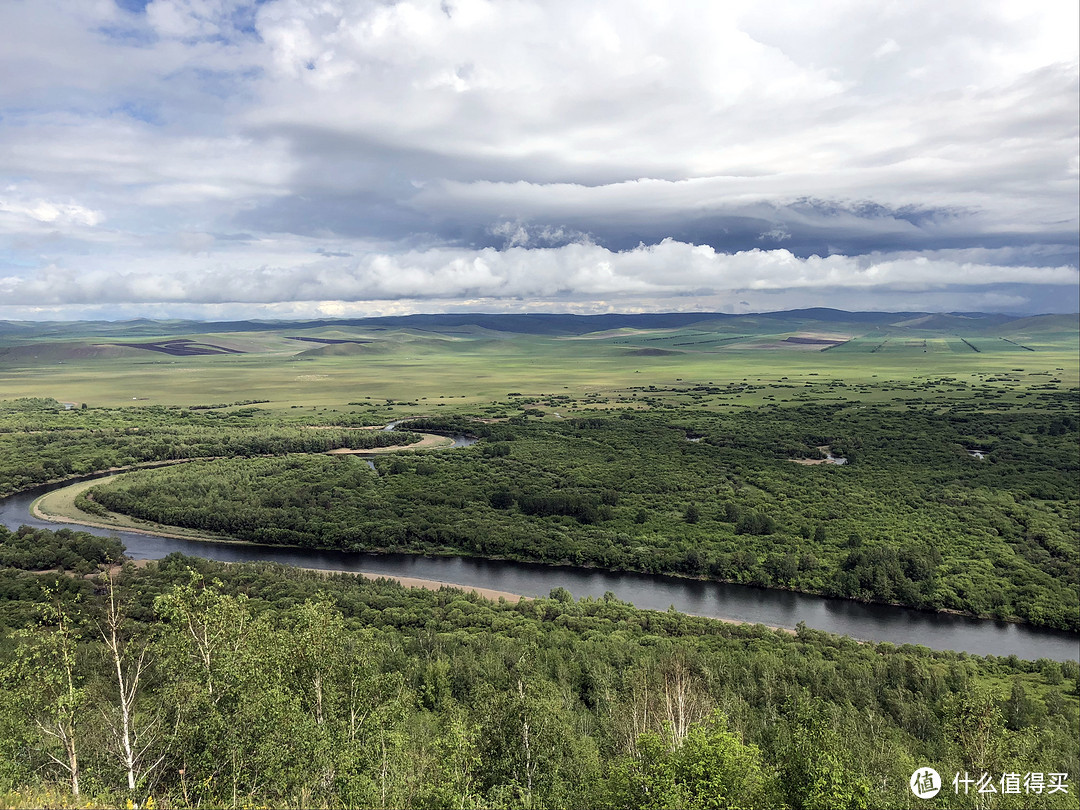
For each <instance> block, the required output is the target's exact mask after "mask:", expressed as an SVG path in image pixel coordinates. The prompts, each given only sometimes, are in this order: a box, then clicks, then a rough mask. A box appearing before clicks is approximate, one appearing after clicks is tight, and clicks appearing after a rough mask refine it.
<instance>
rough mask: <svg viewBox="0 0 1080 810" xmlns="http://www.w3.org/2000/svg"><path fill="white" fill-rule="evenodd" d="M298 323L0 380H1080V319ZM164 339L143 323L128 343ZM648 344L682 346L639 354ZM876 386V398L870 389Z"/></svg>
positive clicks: (461, 385)
mask: <svg viewBox="0 0 1080 810" xmlns="http://www.w3.org/2000/svg"><path fill="white" fill-rule="evenodd" d="M297 331H298V330H295V329H292V330H290V329H289V328H279V329H274V330H267V331H265V332H255V333H243V334H236V333H224V334H193V335H189V336H187V337H188V338H190V339H191V340H194V341H197V342H199V343H207V344H212V345H222V346H229V347H232V348H235V349H237V350H240V351H243V352H245V353H244V354H222V355H210V356H179V357H174V356H168V355H164V354H161V353H156V352H148V351H145V350H140V349H134V348H124V349H118V350H117V351H119V352H120V354H118V355H115V356H113V355H109V354H104V355H103V354H94V352H93V351H90V350H92V349H93V350H94V351H96V349H95V347H100V346H101V345H103V342H102V341H91V340H87V339H83V340H81V341H79V340H75V341H73V340H62V341H48V340H42V341H39V342H37V343H32V344H24V345H19V346H16V347H13V348H11V349H6V350H5V349H2V348H0V392H2V396H3V397H4V398H5V399H6V398H16V397H31V396H46V397H55V398H56V399H58V400H61V401H67V402H77V403H82V402H86V403H88V404H90V405H101V406H110V407H115V406H122V405H125V404H129V405H150V404H160V405H192V404H200V403H208V402H232V401H238V400H250V399H258V400H270V404H269V405H266V406H263V407H271V408H280V409H288V408H294V407H317V408H342V407H345V406H347V404H348V403H350V402H365V403H367V402H370V403H372V404H374V405H379V406H383V407H385V406H386V405H387V404H390V405H391V408H389V409H388V413H389V412H390V411H393V412H394V413H397V414H409V413H422V412H436V411H435V409H436V408H443V409H449V410H461V409H464V408H476V407H477V406H482V405H487V404H490V403H491V402H493V401H496V402H497V401H503V400H505V399H506V395H507V393H508V392H511V391H513V392H521V393H523V394H525V395H528V396H533V397H542V396H551V395H561V394H566V395H569V396H571V397H572V398H575V399H579V398H582V397H587V396H590V395H594V396H596V397H600V398H606V399H608V400H611V401H612V402H617V401H621V400H625V399H627V397H628V394H629V392H630V391H631V389H635V388H640V387H648V386H649V385H652V386H656V387H658V388H690V387H693V386H695V385H706V384H711V385H715V386H724V385H728V384H730V383H742V382H744V381H745V382H747V383H748V384H753V385H755V386H757V385H765V386H780V385H795V386H804V387H805V386H806V385H807V384H809V385H810V386H811V389H813V390H811V389H807V392H808V393H814V392H816V393H824V389H822V388H821V387H822V386H824V385H826V384H827V383H830V382H837V381H842V382H844V383H845V384H846V385H848V386H858V385H868V384H870V383H873V385H874V386H875V387H876V388H878V389H880V390H881V391H882V392H885V391H887V389H888V388H889V387H890V385H893V384H907V383H909V382H911V381H912V380H915V379H922V378H930V377H934V376H950V377H955V378H957V379H959V380H961V381H964V382H966V383H967V384H968V385H972V386H974V385H983V384H986V383H984V378H985V377H986V376H992V375H996V374H1000V373H1001V372H1003V371H1006V370H1008V369H1009V368H1011V367H1013V366H1022V367H1023V369H1024V371H1023V372H1021V373H1019V374H1013V376H1014V377H1017V378H1018V382H1016V383H1009V384H1004V383H1000V382H995V383H993V385H994V386H996V389H1000V390H1001V391H1002V392H1003V393H1004V394H1005V395H1006V397H1011V396H1013V393H1014V389H1016V390H1019V389H1020V388H1022V387H1027V386H1028V385H1034V384H1044V383H1046V382H1047V380H1049V379H1050V378H1049V377H1045V375H1046V374H1047V373H1049V374H1050V375H1051V376H1052V377H1053V379H1055V380H1057V381H1058V382H1057V383H1055V385H1060V386H1064V387H1072V386H1076V385H1077V384H1078V381H1080V369H1078V363H1077V351H1078V347H1080V340H1078V336H1077V335H1076V334H1074V333H1070V332H1047V333H1039V334H1035V335H1009V336H1008V337H1009V338H1010V340H1013V341H1015V343H1009V342H1008V341H1006V340H1003V339H1001V337H1000V336H996V335H995V336H983V335H980V336H975V337H966V338H965V339H966V340H967V341H968V343H970V344H971V345H974V346H976V347H977V348H979V350H980V351H978V352H976V351H974V350H973V349H971V348H970V346H969V345H968V344H966V343H964V342H963V341H962V340H961V339H960V338H959V337H957V336H955V335H949V334H938V333H933V332H927V331H914V330H908V331H906V332H904V331H903V330H896V329H893V330H890V331H889V332H888V333H886V332H883V331H881V330H878V331H868V332H867V333H866V334H863V335H858V336H854V337H853V339H852V340H850V341H849V342H847V343H845V344H843V345H839V346H835V347H833V348H831V349H829V350H828V351H822V350H821V348H824V347H818V346H805V345H802V346H800V345H796V344H787V345H785V344H784V342H783V341H784V338H785V337H787V336H791V335H793V334H797V331H792V330H791V329H790V325H788V328H787V330H786V331H784V332H776V333H771V334H769V333H764V332H759V333H756V334H750V333H749V332H748V330H747V329H746V325H745V324H740V325H739V330H738V331H734V332H733V331H731V327H725V328H719V327H718V328H717V329H716V330H713V331H710V330H708V329H704V328H701V327H697V328H691V329H680V330H633V331H627V330H614V331H609V332H604V333H597V334H595V335H585V336H575V337H573V338H566V337H547V336H537V335H520V334H509V333H498V332H491V331H490V330H479V329H474V330H464V329H457V330H453V331H452V332H450V331H448V332H447V333H445V334H439V333H434V332H423V333H422V332H419V331H417V330H385V331H370V330H368V331H365V330H363V329H360V328H345V327H343V328H336V329H316V330H309V332H306V333H304V334H305V335H306V336H309V337H325V338H331V339H336V340H349V339H361V340H371V341H373V342H372V343H365V344H363V345H359V344H347V345H328V346H324V345H319V344H314V343H310V342H304V341H295V340H289V339H288V337H289V336H291V335H294V333H295V332H297ZM840 331H841V330H836V334H837V335H838V336H839V334H840ZM160 339H161V340H166V339H168V340H173V341H175V340H176V339H177V338H176V336H168V337H162V338H160ZM152 340H154V338H153V336H148V335H144V334H139V335H138V337H137V338H132V339H130V340H128V341H127V342H128V343H136V342H138V343H147V342H151V341H152ZM124 342H125V341H124V340H123V339H121V338H114V339H110V341H109V343H110V344H121V343H124ZM1016 343H1021V344H1023V345H1024V346H1028V347H1031V348H1034V349H1035V351H1027V350H1025V349H1023V348H1021V347H1020V346H1018V345H1016ZM766 346H767V347H768V348H763V347H766ZM113 348H115V346H113ZM649 348H652V349H662V350H664V351H666V352H677V353H674V354H663V355H660V356H647V355H640V354H634V353H633V352H634V351H639V350H641V349H649ZM5 352H6V353H5ZM788 390H789V389H784V388H780V389H779V390H776V391H768V392H763V391H761V390H753V391H743V392H741V394H740V396H738V397H736V396H732V397H729V398H727V399H726V401H720V400H717V401H716V403H715V404H716V406H717V407H725V406H726V407H732V408H735V407H746V406H755V405H759V404H762V402H764V401H765V399H764V398H765V396H767V395H769V396H773V397H775V398H776V399H777V400H780V399H782V398H783V397H784V395H785V392H786V391H788ZM841 393H842V392H841ZM866 396H872V395H870V394H866V395H864V396H862V397H861V398H864V399H865V398H866ZM388 401H389V403H388ZM402 403H415V404H409V405H404V404H402Z"/></svg>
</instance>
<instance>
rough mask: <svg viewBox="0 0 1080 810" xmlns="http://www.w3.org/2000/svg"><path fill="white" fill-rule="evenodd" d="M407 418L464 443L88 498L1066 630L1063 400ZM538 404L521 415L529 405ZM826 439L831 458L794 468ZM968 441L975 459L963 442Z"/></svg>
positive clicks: (157, 511)
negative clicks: (464, 437) (836, 461)
mask: <svg viewBox="0 0 1080 810" xmlns="http://www.w3.org/2000/svg"><path fill="white" fill-rule="evenodd" d="M975 404H977V403H974V402H973V403H972V407H969V408H962V407H954V408H949V409H942V408H937V407H916V406H913V405H909V406H905V407H900V408H898V407H894V406H892V405H881V404H878V405H875V404H868V403H867V404H853V403H850V402H842V403H833V402H826V403H800V404H797V405H791V406H788V407H784V408H764V409H755V410H746V411H742V412H734V413H718V412H715V411H710V410H706V409H704V408H700V407H698V408H695V407H693V406H689V405H681V406H679V407H665V408H656V409H651V410H649V411H641V410H630V409H620V410H617V411H616V410H608V411H602V410H595V411H594V412H593V413H592V414H591V415H587V416H582V417H579V418H572V419H561V420H550V419H543V420H541V419H538V418H535V415H538V414H539V412H537V411H535V410H530V409H529V408H527V407H526V408H525V410H524V411H523V412H522V413H519V414H518V415H516V416H513V417H511V418H509V419H507V420H505V421H500V422H494V423H492V422H486V423H482V422H478V421H475V420H469V419H465V418H463V417H446V418H427V419H416V420H411V421H410V422H408V427H409V428H410V429H411V430H421V431H437V432H443V433H471V434H473V435H477V436H480V437H481V441H479V442H478V443H477V444H475V445H473V446H472V447H469V448H465V449H460V450H456V451H453V452H443V453H428V454H418V455H409V456H405V455H400V454H399V455H394V456H384V457H381V458H379V459H378V460H377V461H376V462H375V468H376V469H375V471H372V470H370V469H369V468H368V466H367V465H366V464H365V463H364V462H363V461H361V460H358V459H355V458H347V457H345V458H332V457H325V456H322V457H318V456H301V455H289V456H283V457H277V458H258V459H249V460H236V459H233V460H222V461H211V462H200V463H194V464H188V465H182V466H179V467H171V468H168V469H159V470H153V471H141V472H138V473H134V474H130V475H126V476H123V477H120V478H117V479H113V480H111V481H110V482H108V483H103V484H101V485H98V486H96V487H95V488H94V489H93V490H91V497H92V498H93V499H94V502H95V506H96V507H97V508H99V509H100V508H101V507H105V508H107V509H109V510H113V511H116V512H122V513H125V514H128V515H132V516H135V517H138V518H141V519H146V520H152V521H157V522H160V523H166V524H171V525H176V526H184V527H188V528H192V529H198V530H204V531H209V532H218V533H225V534H229V535H232V536H234V537H237V538H241V539H244V540H250V541H255V542H260V543H273V544H297V545H301V546H307V547H322V548H335V549H346V550H398V551H414V552H426V553H432V552H434V553H468V554H477V555H484V556H495V557H509V558H515V559H525V560H537V561H541V562H549V563H556V562H569V563H574V564H584V565H595V566H599V567H603V568H610V569H626V570H635V571H646V572H653V573H660V572H664V573H676V574H683V575H688V576H695V577H707V578H714V579H722V580H729V581H735V582H743V583H752V584H756V585H762V586H774V587H785V588H795V589H799V590H805V591H811V592H818V593H825V594H830V595H836V596H843V597H849V598H856V599H864V600H873V601H880V602H890V603H901V604H906V605H911V606H915V607H920V608H933V609H951V610H960V611H965V612H969V613H974V614H979V615H992V616H996V617H1003V618H1020V619H1023V620H1025V621H1028V622H1031V623H1033V624H1039V625H1045V626H1051V627H1057V628H1063V629H1071V630H1076V629H1078V627H1080V596H1078V594H1080V587H1078V578H1080V549H1078V548H1077V544H1076V537H1077V533H1078V531H1080V520H1078V518H1080V499H1078V496H1077V490H1076V480H1077V475H1078V473H1080V452H1078V427H1080V423H1078V421H1077V419H1076V418H1075V416H1074V415H1073V413H1074V407H1073V406H1074V404H1075V398H1074V396H1073V395H1072V394H1064V393H1062V394H1055V395H1054V397H1053V399H1052V401H1051V400H1047V401H1046V402H1045V404H1044V407H1043V408H1041V409H1040V410H1037V411H1036V410H1031V409H1028V408H1021V407H1018V406H1005V405H999V406H998V407H997V408H996V409H995V410H993V411H986V410H978V409H976V408H975V407H974V405H975ZM530 414H534V416H530ZM819 448H826V449H828V450H831V452H832V453H833V454H835V455H837V456H842V457H844V458H846V459H847V463H846V464H845V465H843V466H838V465H829V464H819V465H802V464H796V463H793V460H799V459H820V458H822V457H823V452H822V450H821V449H819ZM972 450H978V451H980V452H981V453H982V454H983V456H984V457H983V458H982V459H978V458H974V457H973V456H972V455H971V454H970V452H969V451H972Z"/></svg>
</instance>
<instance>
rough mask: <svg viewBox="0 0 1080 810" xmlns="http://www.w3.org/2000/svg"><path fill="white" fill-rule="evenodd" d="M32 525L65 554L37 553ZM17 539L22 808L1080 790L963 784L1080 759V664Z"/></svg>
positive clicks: (14, 667)
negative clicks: (920, 781)
mask: <svg viewBox="0 0 1080 810" xmlns="http://www.w3.org/2000/svg"><path fill="white" fill-rule="evenodd" d="M510 458H513V454H512V455H511V456H510ZM615 508H618V507H615ZM34 548H40V549H48V551H47V552H43V553H42V556H41V558H40V559H39V560H38V561H37V563H36V565H37V566H39V567H54V566H57V565H61V564H62V566H63V568H64V569H65V571H66V572H67V573H65V572H57V571H54V572H46V573H35V572H31V571H26V570H19V569H20V568H24V567H27V566H28V562H29V561H28V560H27V558H26V556H25V555H26V554H27V552H28V551H29V550H31V549H34ZM0 550H2V552H3V555H4V557H3V559H4V561H5V564H7V565H14V566H16V567H14V568H5V569H2V573H0V806H11V805H16V806H87V807H116V806H123V805H124V804H125V803H128V802H131V804H128V805H127V806H136V805H137V806H139V807H147V808H148V807H180V806H203V807H218V806H228V807H259V806H263V807H266V806H271V807H273V806H278V807H280V806H290V807H316V806H328V807H341V806H349V807H430V808H467V807H536V808H539V807H596V808H612V810H614V809H615V808H626V809H627V810H631V809H632V808H650V807H655V808H661V807H686V808H696V807H700V808H706V807H708V808H727V807H742V808H759V807H760V808H784V807H789V808H842V807H851V808H860V807H861V808H871V807H873V808H889V807H897V808H904V807H910V806H911V801H912V797H911V794H910V792H909V789H908V779H909V777H910V775H911V773H912V772H913V770H914V769H915V768H916V767H921V766H924V765H930V766H932V767H935V768H936V769H937V770H938V771H939V772H941V773H942V774H943V775H944V776H945V780H946V782H947V786H946V788H945V790H944V791H943V792H942V794H940V795H939V797H938V798H937V799H935V800H933V801H928V802H925V803H924V805H921V806H927V807H945V806H949V807H976V806H979V807H1000V808H1010V807H1031V806H1035V805H1037V806H1040V807H1046V808H1072V807H1075V806H1076V796H1075V794H1074V793H1072V792H1070V793H1061V792H1057V793H1054V794H1050V793H1049V792H1048V791H1046V790H1044V792H1043V793H1041V794H1037V795H1032V794H1027V793H1024V792H1021V793H1019V794H1016V795H1002V794H998V795H993V796H989V797H988V796H986V795H979V794H977V793H975V791H974V790H972V791H971V792H970V793H969V794H968V795H966V796H965V795H963V793H962V792H961V795H959V796H957V795H956V794H955V793H954V790H953V787H952V785H951V779H952V774H953V773H965V772H966V773H970V774H976V775H981V774H982V773H984V772H987V773H993V774H995V775H999V774H1008V773H1019V774H1021V777H1022V776H1023V775H1025V774H1026V773H1027V772H1030V771H1032V770H1040V771H1044V772H1046V773H1050V772H1057V773H1068V774H1076V773H1077V771H1078V770H1080V761H1078V752H1077V748H1076V742H1075V741H1076V739H1077V736H1078V734H1080V719H1078V705H1080V703H1078V692H1077V690H1078V683H1077V678H1078V675H1080V672H1078V669H1080V667H1078V666H1077V664H1076V663H1075V662H1066V663H1064V664H1059V663H1056V662H1051V661H1045V660H1042V661H1037V662H1026V661H1018V660H1016V659H1015V658H1012V659H1005V658H992V657H991V658H979V657H973V656H969V655H966V654H957V653H948V652H931V651H929V650H927V649H925V648H917V647H911V646H904V647H900V648H896V647H893V646H891V645H887V644H883V645H873V644H860V643H856V642H854V641H852V640H850V639H846V638H838V637H835V636H829V635H825V634H822V633H817V632H813V631H810V630H806V629H805V628H800V630H799V631H798V633H797V634H794V635H792V634H787V633H781V632H774V631H770V630H767V629H765V628H763V627H760V626H757V627H740V626H732V625H728V624H723V623H721V622H716V621H710V620H707V619H699V618H694V617H690V616H686V615H683V614H679V613H675V612H668V613H658V612H650V611H641V610H636V609H634V608H633V607H631V606H630V605H627V604H625V603H622V602H620V601H618V600H617V599H615V598H613V597H610V596H608V597H605V598H603V599H600V600H583V601H579V602H574V601H573V600H572V599H571V598H570V597H569V595H568V594H566V593H565V592H560V591H555V592H553V593H552V597H551V598H548V599H536V600H524V601H521V602H520V603H517V604H510V603H506V602H499V603H494V602H489V601H484V600H482V599H479V598H478V597H476V596H475V595H473V594H465V593H463V592H461V591H457V590H452V589H443V590H440V591H424V590H419V589H412V590H409V589H404V588H402V587H400V586H399V585H397V584H396V583H392V582H387V581H375V582H371V581H367V580H363V579H358V578H355V577H352V576H346V575H336V576H322V575H318V574H314V573H310V572H304V571H299V570H296V569H286V568H283V567H279V566H273V565H224V564H220V563H212V562H207V561H204V560H198V559H192V558H185V557H182V556H180V555H173V556H170V557H168V558H166V559H165V560H162V561H161V562H160V563H151V564H150V565H149V566H147V567H145V568H137V567H135V566H133V565H131V564H127V565H125V566H123V567H122V568H114V569H112V573H111V576H110V578H106V575H105V573H104V571H103V569H104V563H107V562H108V561H109V560H114V559H116V557H115V555H116V554H117V553H118V552H119V551H120V549H119V547H118V546H116V545H115V542H114V541H110V540H107V539H102V538H91V537H88V536H86V535H82V534H79V533H73V532H68V531H59V532H55V533H53V532H48V531H34V530H31V529H26V528H24V529H22V530H20V531H18V532H14V533H12V532H9V531H8V530H6V529H3V528H0ZM88 568H93V569H94V570H96V571H99V572H101V573H97V574H91V575H89V576H83V575H81V572H83V571H85V570H87V569H88ZM1070 778H1071V777H1070ZM1048 779H1049V778H1048ZM76 785H77V788H78V791H79V797H78V798H77V799H75V798H73V797H72V795H71V794H72V790H73V787H75V786H76ZM1069 790H1070V791H1074V790H1075V782H1070V784H1069Z"/></svg>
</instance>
